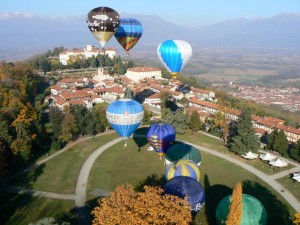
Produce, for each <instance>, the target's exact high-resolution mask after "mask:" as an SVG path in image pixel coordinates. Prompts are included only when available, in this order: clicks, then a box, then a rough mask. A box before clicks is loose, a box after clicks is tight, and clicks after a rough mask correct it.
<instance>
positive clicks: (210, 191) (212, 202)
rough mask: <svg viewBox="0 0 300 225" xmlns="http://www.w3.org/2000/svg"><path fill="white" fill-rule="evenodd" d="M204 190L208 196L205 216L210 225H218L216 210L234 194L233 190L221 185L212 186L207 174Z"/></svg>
mask: <svg viewBox="0 0 300 225" xmlns="http://www.w3.org/2000/svg"><path fill="white" fill-rule="evenodd" d="M204 189H205V194H206V200H205V215H206V220H207V222H208V224H209V225H217V221H216V209H217V206H218V204H219V202H220V201H221V200H222V199H223V198H224V197H226V196H227V195H230V194H232V189H231V188H229V187H227V186H225V185H221V184H217V185H212V186H211V185H210V182H209V178H208V176H207V174H205V175H204Z"/></svg>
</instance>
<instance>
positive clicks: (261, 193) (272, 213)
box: [243, 180, 293, 225]
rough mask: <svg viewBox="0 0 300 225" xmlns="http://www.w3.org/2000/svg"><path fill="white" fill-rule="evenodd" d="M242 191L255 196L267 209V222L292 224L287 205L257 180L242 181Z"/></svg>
mask: <svg viewBox="0 0 300 225" xmlns="http://www.w3.org/2000/svg"><path fill="white" fill-rule="evenodd" d="M243 193H245V194H249V195H252V196H253V197H255V198H257V199H258V200H259V201H260V202H261V203H262V204H263V205H264V207H265V209H266V211H267V216H268V220H267V224H268V225H271V224H280V225H292V224H293V223H292V221H291V219H290V217H291V215H290V214H289V211H288V206H287V205H286V204H284V203H282V202H281V201H280V200H279V199H278V198H277V196H276V195H274V194H273V193H272V192H271V191H270V190H268V189H267V188H265V187H263V186H262V185H260V184H259V183H257V182H253V181H249V180H247V181H244V182H243Z"/></svg>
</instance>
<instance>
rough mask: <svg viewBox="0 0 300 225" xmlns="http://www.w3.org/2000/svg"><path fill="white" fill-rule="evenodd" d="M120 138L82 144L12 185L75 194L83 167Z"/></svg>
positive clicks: (25, 175) (109, 137) (94, 139)
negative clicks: (87, 161)
mask: <svg viewBox="0 0 300 225" xmlns="http://www.w3.org/2000/svg"><path fill="white" fill-rule="evenodd" d="M116 137H118V136H117V134H115V133H114V134H109V135H105V136H100V137H95V138H91V139H89V140H87V141H85V142H81V143H79V144H77V145H75V146H73V147H71V148H70V149H69V150H67V151H65V152H64V153H62V154H60V155H58V156H56V157H54V158H53V159H51V160H49V161H48V162H46V163H44V164H42V165H40V166H39V167H37V168H35V169H32V170H29V171H27V172H26V173H24V174H22V176H19V177H17V178H15V179H14V180H12V181H11V182H10V184H12V185H16V186H20V187H24V188H28V189H34V190H39V191H49V192H58V193H65V194H73V193H74V190H75V186H76V182H77V178H78V174H79V171H80V169H81V166H82V165H83V163H84V162H85V160H86V159H87V157H88V156H89V155H90V154H91V153H92V152H93V151H94V150H96V149H97V148H98V147H100V146H102V145H103V144H105V143H107V142H109V141H110V140H112V139H114V138H116Z"/></svg>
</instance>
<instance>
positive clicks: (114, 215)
mask: <svg viewBox="0 0 300 225" xmlns="http://www.w3.org/2000/svg"><path fill="white" fill-rule="evenodd" d="M162 194H163V190H162V189H161V188H160V187H151V186H145V187H144V192H136V191H134V189H133V187H132V186H130V185H121V186H118V187H116V189H115V190H114V191H113V192H112V193H111V194H110V196H109V197H107V198H102V199H101V200H99V205H100V206H97V207H95V208H94V210H93V211H92V214H94V217H95V218H94V220H93V224H94V225H98V224H99V225H100V224H105V225H106V224H124V225H129V224H130V225H131V224H137V225H139V224H141V225H144V224H145V225H146V224H158V225H159V224H190V222H191V221H192V216H191V207H190V206H189V205H188V203H187V201H185V200H184V199H181V198H179V197H177V196H172V195H162Z"/></svg>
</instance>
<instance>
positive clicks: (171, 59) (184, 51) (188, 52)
mask: <svg viewBox="0 0 300 225" xmlns="http://www.w3.org/2000/svg"><path fill="white" fill-rule="evenodd" d="M157 55H158V58H159V59H160V61H161V62H162V63H163V65H164V66H165V68H166V69H167V70H168V71H169V72H170V73H171V75H172V76H173V78H176V77H177V75H178V73H179V72H180V71H181V70H182V68H183V67H184V66H185V64H186V63H187V62H188V60H189V59H190V58H191V56H192V47H191V45H190V44H189V43H188V42H186V41H182V40H166V41H164V42H162V43H160V44H159V46H158V48H157Z"/></svg>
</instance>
